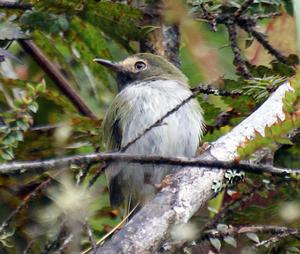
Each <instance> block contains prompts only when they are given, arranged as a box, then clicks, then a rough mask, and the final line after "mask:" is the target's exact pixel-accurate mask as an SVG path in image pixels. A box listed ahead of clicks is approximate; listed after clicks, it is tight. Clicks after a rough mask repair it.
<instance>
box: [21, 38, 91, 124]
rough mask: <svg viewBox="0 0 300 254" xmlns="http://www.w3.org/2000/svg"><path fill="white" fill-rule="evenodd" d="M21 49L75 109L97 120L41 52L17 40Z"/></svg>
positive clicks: (33, 46)
mask: <svg viewBox="0 0 300 254" xmlns="http://www.w3.org/2000/svg"><path fill="white" fill-rule="evenodd" d="M18 42H19V44H20V45H21V47H22V48H23V49H24V51H25V52H27V53H28V54H29V55H31V56H32V58H33V59H34V60H35V61H36V62H37V63H38V65H39V66H40V67H41V68H42V69H43V70H44V71H45V73H47V74H48V76H49V77H50V78H51V79H52V80H53V82H54V83H55V84H56V85H57V87H58V88H59V89H60V91H61V92H62V93H63V94H64V95H65V96H66V97H67V98H68V99H69V100H70V101H71V102H72V103H73V105H74V106H75V108H76V109H77V110H78V111H79V112H80V113H81V114H82V115H84V116H88V117H90V118H93V119H97V116H96V115H95V114H94V113H93V112H92V110H91V109H90V108H89V107H88V106H87V105H86V103H85V102H84V101H83V99H82V98H81V97H80V96H79V95H78V93H77V92H76V91H75V90H74V88H73V87H72V86H71V84H70V83H69V82H68V80H67V79H66V78H65V77H64V76H63V75H62V74H61V73H60V72H59V71H58V70H57V68H56V67H55V66H54V65H53V64H52V63H51V62H50V61H49V59H48V58H47V57H46V56H45V55H44V54H43V52H42V51H41V50H40V49H39V48H38V47H37V45H35V43H34V42H33V41H30V40H18Z"/></svg>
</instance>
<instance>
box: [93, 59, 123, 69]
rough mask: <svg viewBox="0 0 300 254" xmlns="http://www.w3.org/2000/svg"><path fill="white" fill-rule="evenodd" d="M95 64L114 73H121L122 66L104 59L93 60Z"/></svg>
mask: <svg viewBox="0 0 300 254" xmlns="http://www.w3.org/2000/svg"><path fill="white" fill-rule="evenodd" d="M93 61H94V62H96V63H99V64H102V65H103V66H105V67H107V68H109V69H111V70H113V71H115V72H120V71H122V66H121V65H120V64H119V63H116V62H112V61H109V60H106V59H101V58H95V59H94V60H93Z"/></svg>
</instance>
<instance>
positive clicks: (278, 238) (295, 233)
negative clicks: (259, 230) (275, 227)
mask: <svg viewBox="0 0 300 254" xmlns="http://www.w3.org/2000/svg"><path fill="white" fill-rule="evenodd" d="M289 236H300V230H299V229H293V228H287V229H286V230H283V232H281V233H278V234H277V235H275V236H273V237H271V238H269V239H267V240H264V241H261V242H259V243H257V244H256V247H261V246H265V247H269V246H270V245H271V244H273V243H276V242H279V241H281V240H282V239H283V238H286V237H289Z"/></svg>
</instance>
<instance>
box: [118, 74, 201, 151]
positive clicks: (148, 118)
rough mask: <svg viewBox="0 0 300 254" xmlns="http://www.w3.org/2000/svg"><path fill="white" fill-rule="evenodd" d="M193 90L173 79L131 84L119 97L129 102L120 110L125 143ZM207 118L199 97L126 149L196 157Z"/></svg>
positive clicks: (123, 142) (119, 115)
mask: <svg viewBox="0 0 300 254" xmlns="http://www.w3.org/2000/svg"><path fill="white" fill-rule="evenodd" d="M190 95H191V92H190V90H189V89H188V88H186V87H184V86H182V85H181V84H180V83H178V82H177V81H173V80H157V81H151V82H149V81H148V82H143V83H140V84H138V85H133V86H129V87H127V88H126V89H124V90H123V91H122V92H121V93H120V94H119V95H118V96H121V97H123V99H126V100H127V101H128V102H129V108H127V107H126V108H124V109H123V110H122V109H121V110H120V111H119V114H118V117H119V119H121V125H122V146H125V145H126V144H127V143H128V142H130V141H131V140H133V139H134V138H136V137H137V136H139V135H140V134H141V133H143V132H144V130H145V129H146V128H148V127H149V126H151V125H152V124H154V123H155V122H156V121H157V120H158V119H160V118H161V117H163V116H164V115H165V114H166V113H167V112H168V111H170V110H172V109H173V108H174V107H176V106H177V105H179V104H181V103H182V101H183V100H184V99H186V98H188V97H189V96H190ZM202 128H203V117H202V112H201V108H200V106H199V105H198V103H197V102H196V101H195V100H191V101H189V102H188V103H187V104H185V105H183V106H182V107H181V108H179V109H178V110H177V111H176V112H174V113H173V114H171V115H170V116H168V117H167V118H166V119H165V120H164V121H163V123H162V125H161V126H158V127H154V128H153V129H152V130H150V131H149V132H147V133H146V134H145V135H144V136H143V137H142V138H140V139H139V140H138V141H137V142H136V143H135V144H133V145H131V146H130V148H129V149H128V150H127V151H126V152H127V153H134V154H159V155H166V156H167V155H173V156H176V155H178V156H179V155H183V156H194V155H195V152H196V149H197V146H198V143H199V138H200V136H201V135H202Z"/></svg>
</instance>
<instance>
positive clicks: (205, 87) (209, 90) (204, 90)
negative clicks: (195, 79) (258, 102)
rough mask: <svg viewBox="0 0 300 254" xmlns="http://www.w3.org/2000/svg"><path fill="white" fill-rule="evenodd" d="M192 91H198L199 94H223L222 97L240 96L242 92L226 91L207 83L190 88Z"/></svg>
mask: <svg viewBox="0 0 300 254" xmlns="http://www.w3.org/2000/svg"><path fill="white" fill-rule="evenodd" d="M191 91H192V92H199V93H201V94H212V95H216V96H223V97H237V96H241V95H242V93H241V92H238V91H226V90H224V89H221V88H216V87H213V86H211V85H209V84H201V85H199V86H197V87H195V88H191Z"/></svg>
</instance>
